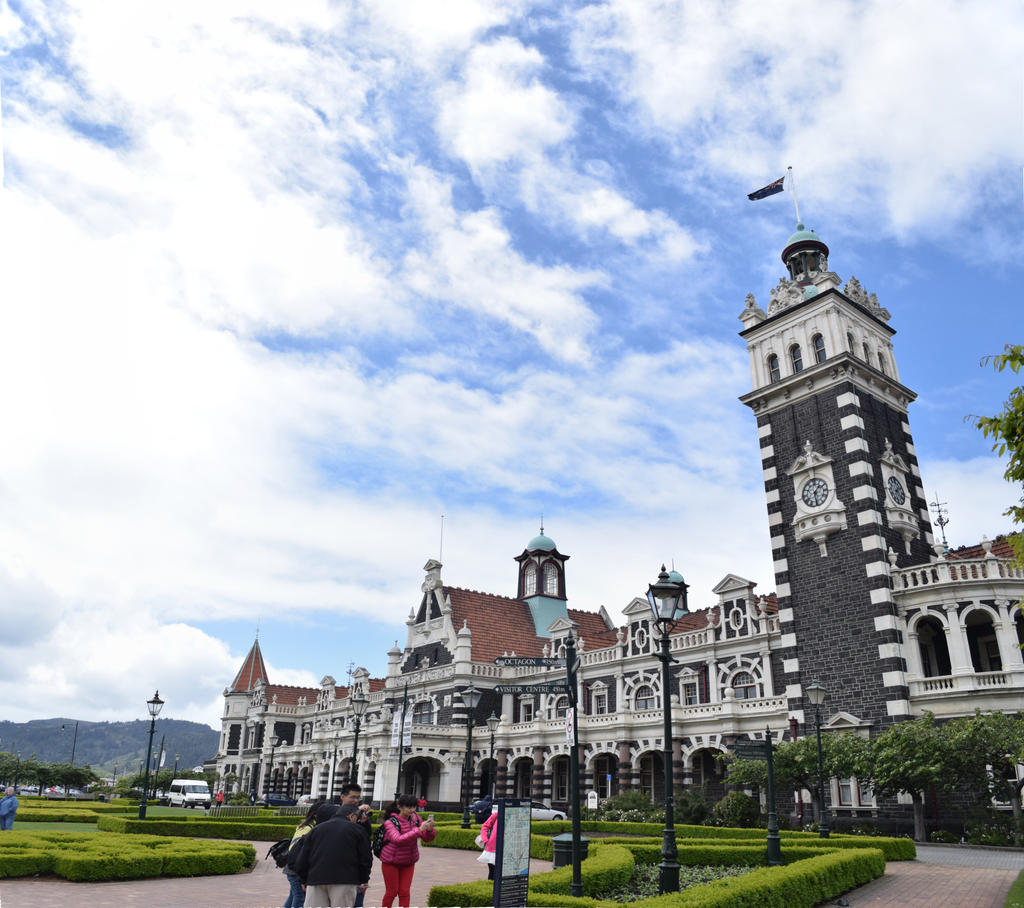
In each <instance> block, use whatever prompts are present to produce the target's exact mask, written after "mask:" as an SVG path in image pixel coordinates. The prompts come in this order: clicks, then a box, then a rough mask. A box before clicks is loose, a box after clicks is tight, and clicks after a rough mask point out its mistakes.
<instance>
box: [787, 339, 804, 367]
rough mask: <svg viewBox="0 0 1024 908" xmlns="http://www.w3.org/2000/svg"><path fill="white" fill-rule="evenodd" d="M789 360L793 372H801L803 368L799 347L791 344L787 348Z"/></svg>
mask: <svg viewBox="0 0 1024 908" xmlns="http://www.w3.org/2000/svg"><path fill="white" fill-rule="evenodd" d="M789 360H790V362H791V363H792V364H793V371H794V372H802V371H803V368H804V358H803V356H801V354H800V345H799V344H793V346H792V347H790V348H789Z"/></svg>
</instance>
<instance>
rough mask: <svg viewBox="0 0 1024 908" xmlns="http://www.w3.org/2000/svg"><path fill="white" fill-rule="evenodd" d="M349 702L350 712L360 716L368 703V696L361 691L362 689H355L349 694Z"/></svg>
mask: <svg viewBox="0 0 1024 908" xmlns="http://www.w3.org/2000/svg"><path fill="white" fill-rule="evenodd" d="M348 699H349V703H350V704H351V706H352V712H353V714H355V715H356V716H362V715H363V714H364V713H365V712H366V707H367V706H368V705H369V703H370V698H369V697H367V696H366V694H364V693H363V692H362V690H356V691H355V692H354V693H352V694H350V695H349V698H348Z"/></svg>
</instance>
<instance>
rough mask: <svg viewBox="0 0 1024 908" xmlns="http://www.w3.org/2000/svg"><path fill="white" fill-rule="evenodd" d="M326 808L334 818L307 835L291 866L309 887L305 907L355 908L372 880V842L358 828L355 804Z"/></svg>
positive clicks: (331, 817) (314, 828)
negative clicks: (358, 896)
mask: <svg viewBox="0 0 1024 908" xmlns="http://www.w3.org/2000/svg"><path fill="white" fill-rule="evenodd" d="M324 806H325V807H327V808H329V809H330V810H332V811H333V812H334V813H333V815H332V816H330V817H329V818H328V819H327V820H325V821H322V822H317V824H316V826H314V827H313V831H312V832H310V833H308V834H307V836H306V838H305V841H304V842H303V843H302V845H301V847H300V849H299V853H298V857H297V860H296V861H295V863H294V864H293V865H291V866H292V869H293V870H294V871H295V873H296V874H297V875H298V877H299V879H300V880H301V882H302V884H303V885H304V886H305V887H306V899H305V902H304V903H303V904H304V906H305V908H353V905H354V904H355V901H356V892H357V890H358V888H359V887H360V886H365V885H366V883H368V882H369V880H370V868H371V867H372V866H373V857H372V856H371V854H370V842H369V840H368V839H367V838H366V834H365V833H364V832H363V831H362V830H361V829H360V828H359V827H358V826H357V825H356V822H355V820H356V814H357V813H358V812H359V810H358V808H357V807H356V806H355V805H354V804H345V805H343V806H342V807H337V808H335V807H333V806H332V805H324ZM289 863H290V862H289Z"/></svg>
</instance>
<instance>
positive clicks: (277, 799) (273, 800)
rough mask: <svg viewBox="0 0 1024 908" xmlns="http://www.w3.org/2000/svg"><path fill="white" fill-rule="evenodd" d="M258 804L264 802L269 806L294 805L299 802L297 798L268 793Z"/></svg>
mask: <svg viewBox="0 0 1024 908" xmlns="http://www.w3.org/2000/svg"><path fill="white" fill-rule="evenodd" d="M256 803H257V804H264V805H266V806H267V807H294V806H295V805H296V804H297V803H298V802H297V801H296V800H295V798H283V797H281V796H280V795H267V796H266V797H263V798H260V800H258V801H257V802H256Z"/></svg>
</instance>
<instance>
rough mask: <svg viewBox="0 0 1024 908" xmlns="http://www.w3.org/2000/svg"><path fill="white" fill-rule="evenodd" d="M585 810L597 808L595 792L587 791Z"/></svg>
mask: <svg viewBox="0 0 1024 908" xmlns="http://www.w3.org/2000/svg"><path fill="white" fill-rule="evenodd" d="M587 810H597V792H596V791H588V792H587Z"/></svg>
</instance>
